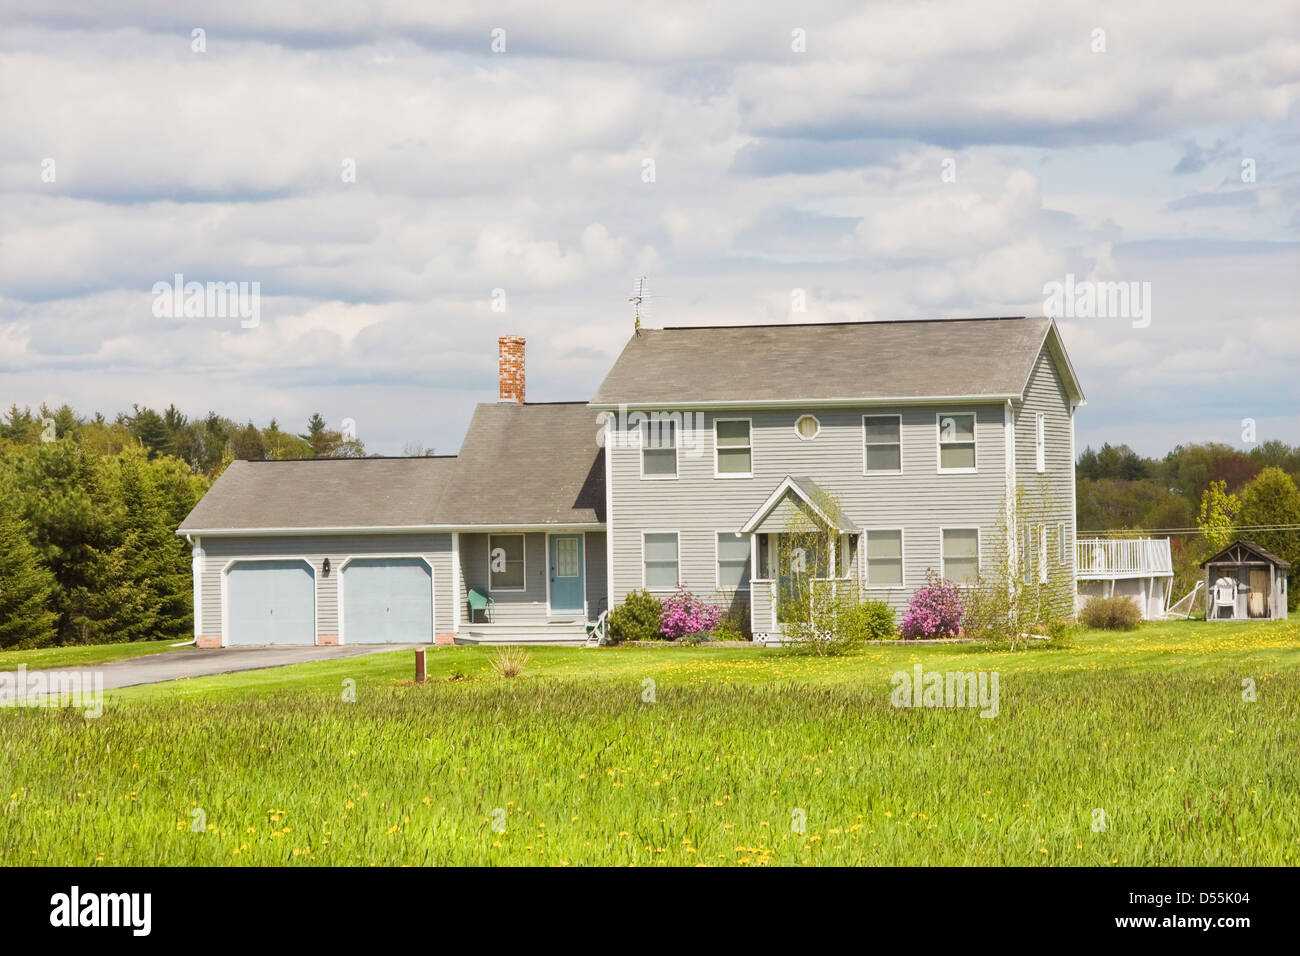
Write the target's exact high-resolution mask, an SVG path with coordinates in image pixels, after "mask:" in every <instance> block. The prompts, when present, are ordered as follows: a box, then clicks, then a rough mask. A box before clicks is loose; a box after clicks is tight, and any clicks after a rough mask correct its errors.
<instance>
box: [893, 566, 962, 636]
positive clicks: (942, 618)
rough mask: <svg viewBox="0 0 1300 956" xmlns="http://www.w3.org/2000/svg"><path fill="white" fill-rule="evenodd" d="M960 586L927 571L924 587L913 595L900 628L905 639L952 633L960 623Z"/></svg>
mask: <svg viewBox="0 0 1300 956" xmlns="http://www.w3.org/2000/svg"><path fill="white" fill-rule="evenodd" d="M964 611H965V608H964V607H963V605H962V597H961V588H959V587H958V586H957V585H955V584H953V583H952V582H951V581H949V580H946V579H944V578H939V577H935V575H934V572H930V573H929V574H927V575H926V577H925V587H923V588H919V589H918V590H917V592H916V593H915V594H914V595H912V603H911V604H909V605H908V606H907V615H906V616H905V617H904V618H903V624H902V627H901V628H900V630H901V631H902V632H903V637H905V638H906V639H907V640H909V641H912V640H916V639H917V638H918V637H951V636H952V635H954V634H956V633H957V631H958V629H959V628H960V627H961V618H962V613H963V612H964Z"/></svg>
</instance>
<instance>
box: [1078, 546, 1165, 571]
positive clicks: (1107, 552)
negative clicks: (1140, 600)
mask: <svg viewBox="0 0 1300 956" xmlns="http://www.w3.org/2000/svg"><path fill="white" fill-rule="evenodd" d="M1075 550H1076V553H1077V557H1078V569H1079V577H1081V578H1086V577H1092V578H1098V577H1100V578H1111V577H1121V576H1123V575H1127V574H1138V575H1141V574H1172V573H1173V570H1174V564H1173V558H1172V556H1171V555H1170V553H1169V539H1168V538H1080V539H1079V540H1078V541H1077V542H1075Z"/></svg>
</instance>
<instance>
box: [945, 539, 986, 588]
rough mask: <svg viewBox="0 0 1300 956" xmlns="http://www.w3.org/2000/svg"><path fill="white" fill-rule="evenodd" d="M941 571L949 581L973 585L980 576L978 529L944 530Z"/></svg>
mask: <svg viewBox="0 0 1300 956" xmlns="http://www.w3.org/2000/svg"><path fill="white" fill-rule="evenodd" d="M941 534H942V535H943V571H942V574H943V576H944V577H945V578H947V579H948V580H949V581H953V582H955V583H957V584H974V583H976V582H977V581H978V580H979V576H980V533H979V529H978V528H944V529H943V531H942V532H941Z"/></svg>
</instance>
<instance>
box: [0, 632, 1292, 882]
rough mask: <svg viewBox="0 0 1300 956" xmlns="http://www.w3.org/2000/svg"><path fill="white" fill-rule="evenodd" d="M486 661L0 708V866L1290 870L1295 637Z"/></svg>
mask: <svg viewBox="0 0 1300 956" xmlns="http://www.w3.org/2000/svg"><path fill="white" fill-rule="evenodd" d="M494 653H495V651H494V649H481V648H438V649H436V650H434V651H432V652H431V653H430V655H429V669H430V682H429V683H428V684H426V685H415V684H413V683H411V682H410V676H411V672H412V660H411V652H410V651H409V650H407V651H402V652H395V653H392V654H380V655H373V656H367V657H360V658H353V659H347V660H338V661H328V662H320V663H312V664H303V665H298V666H295V667H289V668H281V669H277V670H265V671H253V672H245V673H242V674H230V675H223V676H220V677H211V678H203V679H199V680H192V681H178V682H174V683H170V684H162V685H157V686H153V687H140V688H130V689H127V690H122V691H115V692H111V693H110V694H109V695H108V699H107V702H106V705H105V712H104V715H103V716H102V717H100V718H98V719H87V718H85V717H84V716H82V714H81V712H80V711H72V710H61V711H58V710H22V709H20V710H15V709H12V708H3V709H0V740H2V741H3V742H2V743H0V864H5V865H12V864H24V863H28V864H31V863H39V864H73V865H76V864H93V863H96V862H99V863H102V864H105V865H108V864H151V863H160V864H207V863H213V864H241V863H249V864H284V863H311V864H371V863H377V864H381V865H382V864H399V863H411V864H432V863H436V864H488V863H509V864H555V865H563V864H637V865H663V864H670V865H695V864H700V863H704V864H712V865H735V864H741V865H763V864H791V863H804V862H810V863H823V864H925V863H929V864H980V863H992V864H1040V865H1042V864H1057V865H1059V864H1065V865H1076V864H1079V865H1090V864H1122V865H1131V864H1139V865H1141V864H1160V865H1171V864H1189V865H1191V864H1211V865H1213V864H1247V865H1293V864H1294V863H1295V861H1296V860H1297V859H1300V817H1298V816H1297V814H1296V813H1295V812H1294V800H1295V794H1296V785H1297V776H1296V773H1297V772H1296V767H1297V765H1298V764H1300V760H1297V758H1298V757H1300V743H1298V742H1297V736H1298V735H1297V733H1296V728H1297V726H1300V722H1298V718H1300V624H1297V623H1288V622H1276V623H1259V624H1245V625H1221V624H1205V623H1200V622H1177V623H1171V624H1158V625H1151V624H1149V625H1145V626H1144V627H1143V628H1142V629H1140V630H1139V631H1137V632H1133V633H1130V634H1122V635H1111V634H1104V633H1096V632H1085V633H1080V634H1077V635H1074V636H1072V637H1071V638H1070V639H1069V640H1068V643H1067V644H1066V645H1064V646H1043V645H1036V646H1035V647H1034V648H1033V649H1031V650H1028V651H1023V652H1019V653H1007V652H1002V651H997V650H993V649H989V648H981V647H977V646H971V645H942V646H931V647H917V646H915V645H906V644H899V645H898V646H875V647H871V648H869V649H866V650H863V651H861V652H858V653H855V654H853V655H851V656H848V657H839V658H815V657H806V656H792V655H790V654H788V653H784V652H780V651H775V650H765V651H755V650H744V649H736V650H731V649H712V648H700V649H683V650H678V649H664V650H660V649H653V648H647V649H619V648H602V649H600V650H585V649H563V648H538V649H534V650H533V651H532V652H531V654H532V661H531V664H530V666H529V667H528V670H527V673H526V674H525V676H523V677H519V678H514V679H508V680H507V679H502V678H499V677H497V676H496V675H495V674H494V673H493V672H492V670H491V668H490V665H489V660H490V658H491V656H492V655H493V654H494ZM917 663H920V664H922V666H923V667H924V668H925V670H926V671H931V670H935V671H948V670H963V671H979V670H982V671H997V673H998V675H999V691H1000V701H999V713H998V715H997V716H996V717H993V718H988V719H984V718H981V717H979V716H978V713H977V712H976V711H975V710H971V709H956V708H953V709H943V708H930V709H927V708H916V709H912V708H895V707H894V706H892V705H891V691H892V686H891V682H890V675H891V674H892V673H894V672H895V671H899V670H902V671H907V672H909V673H910V672H911V669H912V667H913V665H914V664H917ZM1247 678H1249V679H1251V680H1253V681H1254V683H1255V687H1256V691H1257V697H1258V699H1257V701H1256V702H1254V703H1249V702H1246V701H1244V700H1243V699H1242V682H1243V680H1245V679H1247ZM648 681H653V690H654V700H653V702H650V701H647V700H645V699H643V698H644V697H645V696H647V692H648V689H649V687H650V684H649V683H647V682H648ZM351 682H355V701H354V702H352V701H347V700H344V696H345V695H344V691H345V689H346V688H347V687H349V686H352V685H351ZM200 811H201V812H200ZM1097 811H1100V813H1101V814H1104V822H1105V826H1104V828H1094V823H1095V822H1096V823H1100V822H1101V821H1102V819H1103V818H1102V816H1101V815H1100V814H1098V812H1097ZM196 821H197V823H198V824H201V826H200V829H199V832H195V826H196ZM800 824H802V826H801V825H800Z"/></svg>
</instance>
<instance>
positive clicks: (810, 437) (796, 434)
mask: <svg viewBox="0 0 1300 956" xmlns="http://www.w3.org/2000/svg"><path fill="white" fill-rule="evenodd" d="M805 418H811V419H812V420H813V421H814V422H816V423H817V430H816V431H815V432H813V433H812V434H811V435H808V436H807V437H804V436H803V435H800V434H799V423H800V422H801V421H803V420H804V419H805ZM793 427H794V437H795V438H797V439H799V440H800V441H812V440H813V439H814V438H816V437H817V436H818V435H820V434H821V433H822V420H821V419H820V418H818V417H817V416H816V415H814V414H812V413H811V412H805V413H804V414H802V415H800V416H798V417H797V418H795V420H794V426H793Z"/></svg>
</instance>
